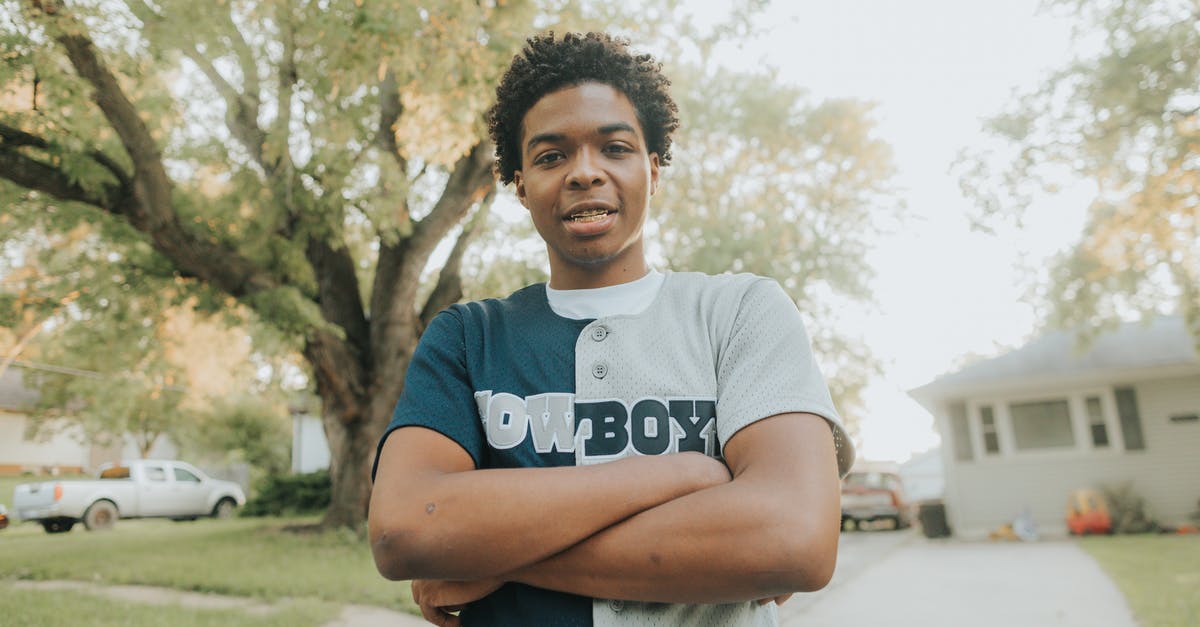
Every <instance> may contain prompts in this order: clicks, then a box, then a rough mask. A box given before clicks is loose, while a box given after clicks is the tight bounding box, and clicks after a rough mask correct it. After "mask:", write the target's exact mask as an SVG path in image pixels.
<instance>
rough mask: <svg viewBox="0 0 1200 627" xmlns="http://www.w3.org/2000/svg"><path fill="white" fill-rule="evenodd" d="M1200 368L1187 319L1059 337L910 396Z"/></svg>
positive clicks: (981, 364) (1063, 333)
mask: <svg viewBox="0 0 1200 627" xmlns="http://www.w3.org/2000/svg"><path fill="white" fill-rule="evenodd" d="M1181 365H1184V366H1186V365H1200V357H1198V356H1197V353H1196V342H1195V341H1194V339H1193V338H1192V337H1191V335H1190V334H1189V333H1188V330H1187V327H1186V326H1185V324H1184V321H1183V318H1181V317H1179V316H1163V317H1159V318H1154V319H1152V320H1150V321H1148V322H1127V323H1124V324H1122V325H1121V326H1120V327H1118V328H1116V329H1114V330H1112V331H1108V332H1104V333H1102V334H1100V335H1098V336H1097V337H1095V338H1094V339H1093V340H1092V341H1091V343H1089V344H1086V345H1085V344H1081V342H1080V341H1079V334H1078V332H1076V331H1054V332H1050V333H1046V334H1045V335H1042V336H1041V337H1039V338H1037V339H1035V340H1033V341H1031V342H1029V343H1028V344H1026V345H1025V346H1022V347H1021V348H1018V349H1016V350H1013V351H1011V352H1008V353H1005V354H1003V355H1000V356H998V357H993V358H991V359H987V360H984V361H980V362H977V363H974V364H971V365H969V366H967V367H965V368H963V369H961V370H958V371H957V372H953V373H950V374H946V375H942V376H940V377H938V378H936V379H934V380H933V381H932V382H930V383H927V384H925V385H923V386H921V387H918V388H915V389H913V390H910V391H909V394H910V395H912V396H913V397H915V398H917V399H918V400H925V399H930V398H939V397H945V396H946V395H949V394H955V393H961V392H962V391H963V390H968V389H974V388H979V387H983V386H992V385H997V384H1018V383H1021V382H1027V381H1037V380H1049V379H1056V380H1057V379H1067V378H1072V377H1079V376H1084V375H1088V374H1094V373H1100V372H1115V371H1130V370H1139V369H1147V368H1157V367H1164V366H1181Z"/></svg>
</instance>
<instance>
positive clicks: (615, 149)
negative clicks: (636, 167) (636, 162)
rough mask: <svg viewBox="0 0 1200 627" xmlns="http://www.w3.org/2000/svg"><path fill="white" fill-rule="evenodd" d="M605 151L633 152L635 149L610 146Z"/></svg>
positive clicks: (617, 145)
mask: <svg viewBox="0 0 1200 627" xmlns="http://www.w3.org/2000/svg"><path fill="white" fill-rule="evenodd" d="M605 150H607V151H608V152H633V149H632V148H630V147H629V146H626V145H625V144H609V145H608V146H606V147H605Z"/></svg>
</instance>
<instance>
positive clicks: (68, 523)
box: [42, 518, 75, 533]
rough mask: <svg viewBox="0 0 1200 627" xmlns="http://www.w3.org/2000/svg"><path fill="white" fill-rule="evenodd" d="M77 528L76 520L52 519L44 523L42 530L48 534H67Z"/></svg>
mask: <svg viewBox="0 0 1200 627" xmlns="http://www.w3.org/2000/svg"><path fill="white" fill-rule="evenodd" d="M74 526H75V520H74V519H71V518H51V519H49V520H43V521H42V529H45V530H46V533H66V532H68V531H70V530H71V527H74Z"/></svg>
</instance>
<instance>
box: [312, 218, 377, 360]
mask: <svg viewBox="0 0 1200 627" xmlns="http://www.w3.org/2000/svg"><path fill="white" fill-rule="evenodd" d="M305 256H306V257H307V258H308V262H309V263H310V264H311V265H312V267H313V271H314V272H315V274H316V276H317V292H318V299H317V300H318V304H319V305H320V306H321V316H322V317H323V318H325V319H326V320H328V321H329V322H332V323H334V324H336V325H338V326H339V327H341V328H342V329H343V330H344V331H345V332H346V341H347V342H348V343H349V344H350V346H352V347H353V348H354V350H355V351H356V352H357V353H358V354H359V355H360V358H361V359H363V360H364V362H363V363H367V362H366V358H367V356H368V355H369V352H370V349H371V340H370V329H369V327H368V326H367V317H366V314H365V313H364V312H363V306H362V296H361V294H360V293H359V286H358V274H357V272H355V268H354V259H353V258H352V257H351V256H350V251H349V250H347V249H346V248H345V247H344V246H343V247H342V248H340V249H334V248H333V246H331V245H330V244H329V242H327V241H325V240H323V239H320V238H318V237H315V236H314V237H310V238H309V240H308V247H307V249H306V250H305Z"/></svg>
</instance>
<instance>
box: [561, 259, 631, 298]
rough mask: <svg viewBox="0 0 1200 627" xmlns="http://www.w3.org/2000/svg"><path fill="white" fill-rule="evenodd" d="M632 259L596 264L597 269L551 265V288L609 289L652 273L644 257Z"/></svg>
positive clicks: (564, 264)
mask: <svg viewBox="0 0 1200 627" xmlns="http://www.w3.org/2000/svg"><path fill="white" fill-rule="evenodd" d="M631 257H632V258H631V259H627V260H624V259H623V260H614V261H613V262H611V263H603V264H596V267H595V268H594V269H593V268H590V267H587V266H579V265H575V264H569V263H558V264H556V263H553V262H551V264H550V287H552V288H554V289H556V290H585V289H594V288H597V287H609V286H611V285H620V284H622V283H629V282H631V281H636V280H638V279H640V278H642V277H644V276H646V273H647V272H649V271H650V267H649V266H648V265H647V264H646V258H645V256H643V255H631Z"/></svg>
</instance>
